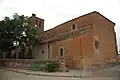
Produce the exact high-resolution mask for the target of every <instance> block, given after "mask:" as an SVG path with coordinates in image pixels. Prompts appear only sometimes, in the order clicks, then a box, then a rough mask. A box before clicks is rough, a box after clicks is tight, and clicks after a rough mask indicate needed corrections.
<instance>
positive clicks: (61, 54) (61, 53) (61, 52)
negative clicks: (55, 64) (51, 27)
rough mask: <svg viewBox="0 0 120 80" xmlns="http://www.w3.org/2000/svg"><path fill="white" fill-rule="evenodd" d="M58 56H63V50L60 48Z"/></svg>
mask: <svg viewBox="0 0 120 80" xmlns="http://www.w3.org/2000/svg"><path fill="white" fill-rule="evenodd" d="M60 56H64V48H60Z"/></svg>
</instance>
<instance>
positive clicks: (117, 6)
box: [0, 0, 120, 45]
mask: <svg viewBox="0 0 120 80" xmlns="http://www.w3.org/2000/svg"><path fill="white" fill-rule="evenodd" d="M92 11H98V12H100V13H101V14H103V15H104V16H105V17H107V18H109V19H110V20H112V21H113V22H115V23H116V26H115V31H116V34H117V40H118V43H119V45H120V32H119V31H120V0H4V1H3V2H2V5H1V6H0V18H2V17H4V16H6V15H8V16H11V15H12V14H13V13H19V14H24V15H28V16H31V14H32V13H35V14H36V15H37V16H38V17H41V18H44V19H45V30H47V29H50V28H52V27H54V26H56V25H59V24H60V23H63V22H65V21H68V20H70V19H72V18H75V17H78V16H81V15H83V14H86V13H89V12H92Z"/></svg>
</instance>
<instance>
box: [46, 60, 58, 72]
mask: <svg viewBox="0 0 120 80" xmlns="http://www.w3.org/2000/svg"><path fill="white" fill-rule="evenodd" d="M58 69H59V64H58V63H57V62H54V61H48V62H46V70H47V71H48V72H55V71H57V70H58Z"/></svg>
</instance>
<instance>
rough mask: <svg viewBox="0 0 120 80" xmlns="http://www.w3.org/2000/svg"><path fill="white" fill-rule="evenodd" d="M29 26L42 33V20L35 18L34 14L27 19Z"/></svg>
mask: <svg viewBox="0 0 120 80" xmlns="http://www.w3.org/2000/svg"><path fill="white" fill-rule="evenodd" d="M29 21H30V25H32V26H34V27H38V28H39V30H40V32H44V19H42V18H39V17H36V14H32V16H31V17H30V18H29Z"/></svg>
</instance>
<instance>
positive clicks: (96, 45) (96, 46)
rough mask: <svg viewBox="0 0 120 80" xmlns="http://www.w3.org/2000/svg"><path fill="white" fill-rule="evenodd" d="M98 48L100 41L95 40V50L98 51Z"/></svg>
mask: <svg viewBox="0 0 120 80" xmlns="http://www.w3.org/2000/svg"><path fill="white" fill-rule="evenodd" d="M98 46H99V41H98V40H95V48H96V49H98Z"/></svg>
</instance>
